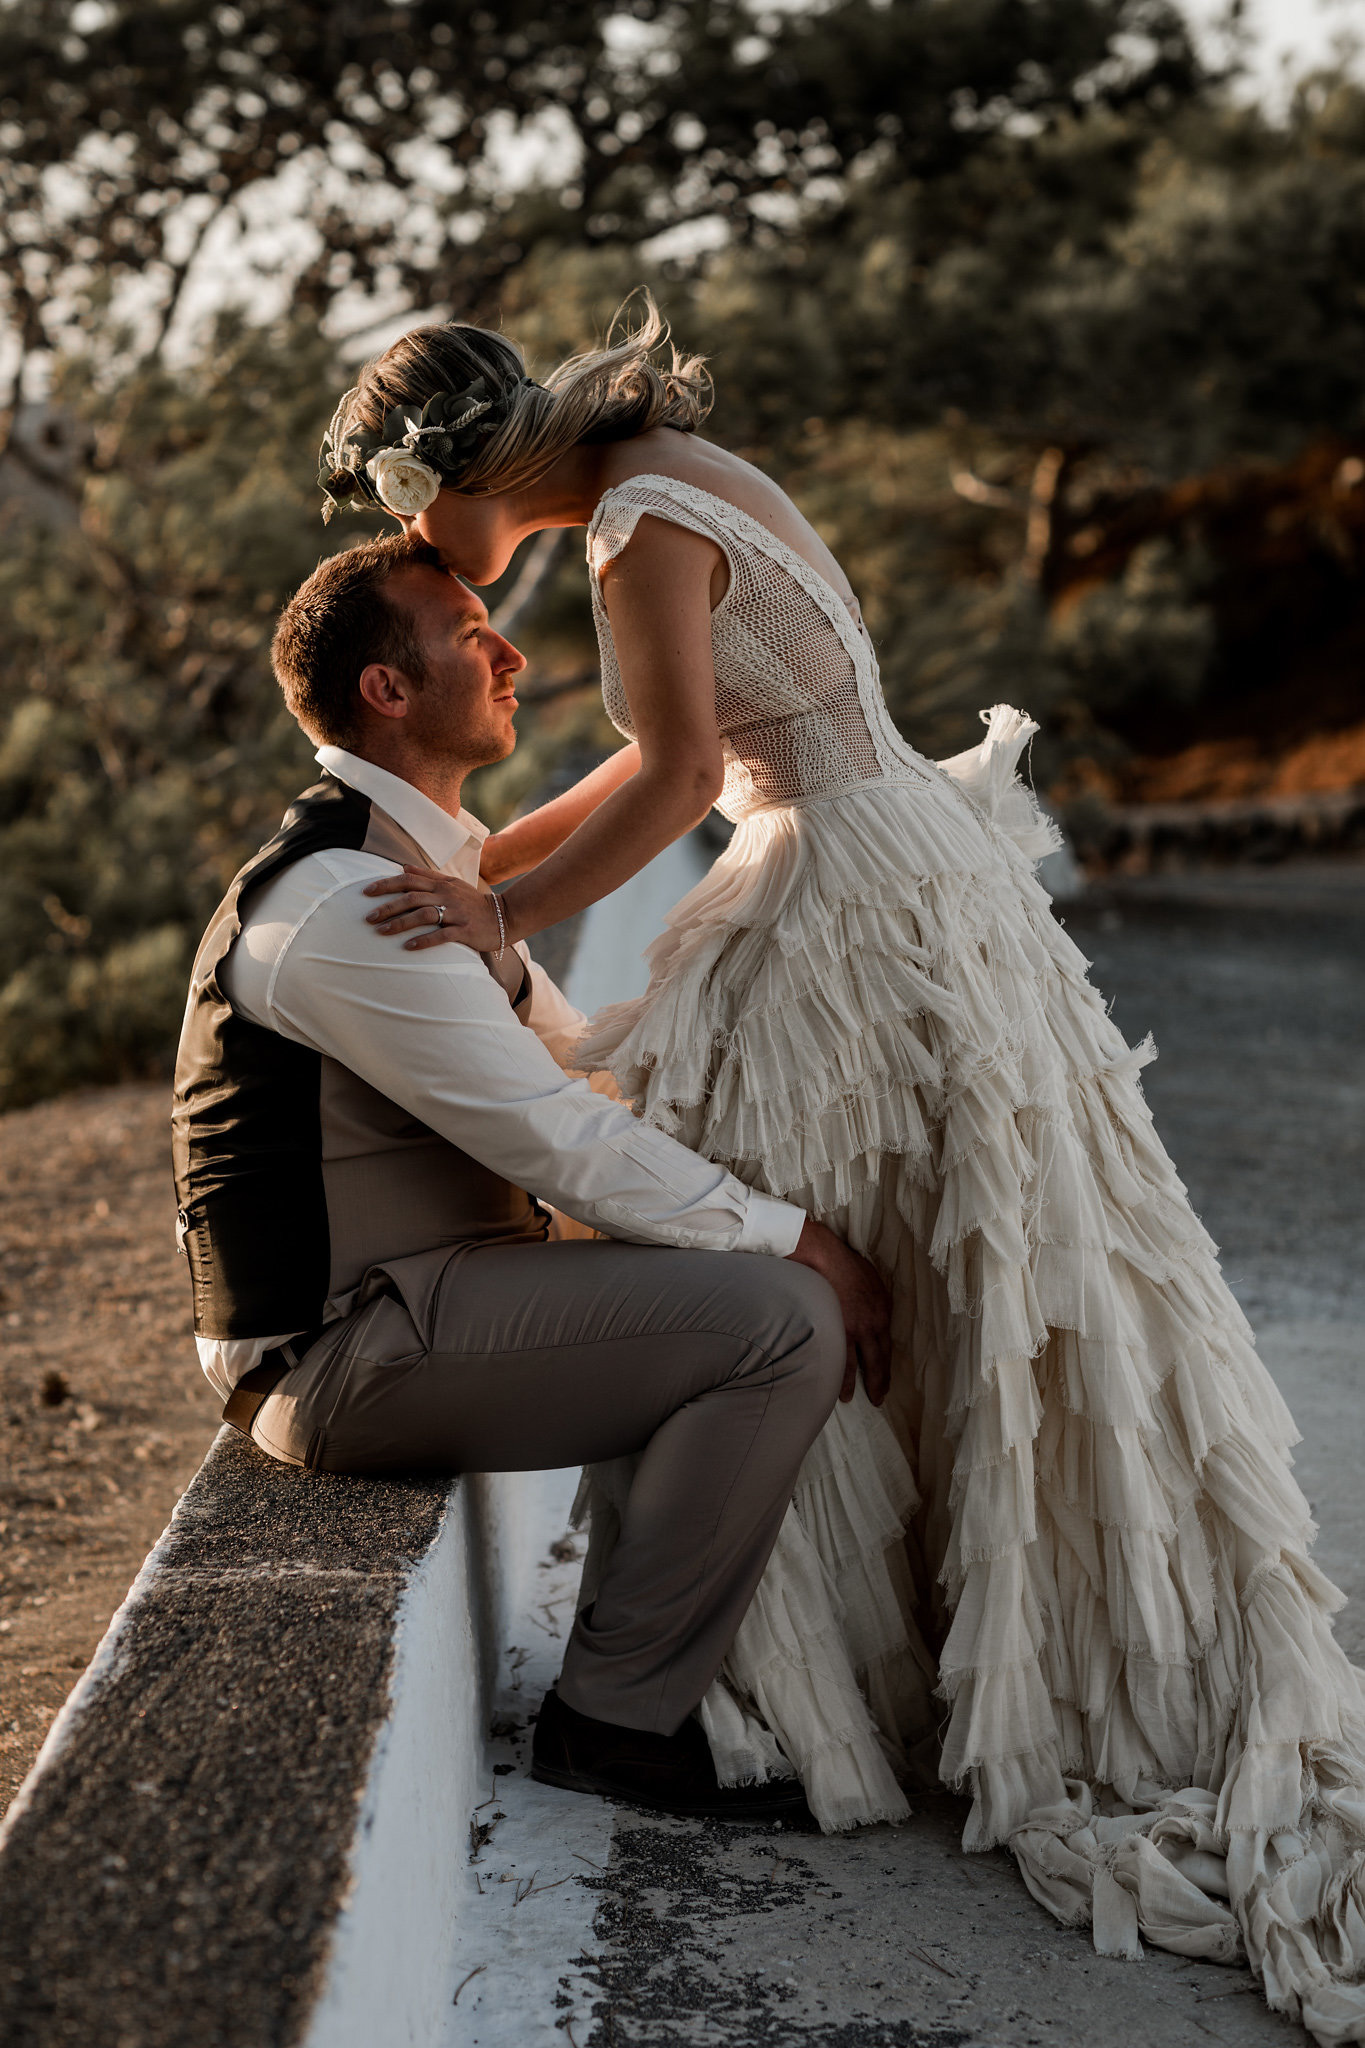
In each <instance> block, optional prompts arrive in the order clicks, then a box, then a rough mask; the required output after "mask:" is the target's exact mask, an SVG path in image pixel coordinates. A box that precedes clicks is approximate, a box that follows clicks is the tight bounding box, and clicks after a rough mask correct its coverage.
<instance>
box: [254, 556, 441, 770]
mask: <svg viewBox="0 0 1365 2048" xmlns="http://www.w3.org/2000/svg"><path fill="white" fill-rule="evenodd" d="M414 565H416V566H419V567H422V568H427V569H440V570H441V572H442V574H445V573H447V572H446V570H445V565H444V563H443V562H442V560H441V557H440V554H439V552H438V551H437V550H436V549H435V548H433V547H430V546H429V545H428V544H427V542H426V541H423V540H418V539H416V538H415V537H414V538H411V539H410V538H409V537H408V536H407V535H406V534H399V533H395V534H382V535H379V536H378V537H376V538H375V539H374V540H366V541H362V542H361V543H360V545H359V546H358V547H354V548H346V549H344V550H343V551H342V553H340V554H339V555H328V557H327V558H326V560H325V561H322V562H319V563H318V566H317V568H316V569H314V571H313V573H312V575H311V576H310V577H309V578H308V581H307V582H306V583H302V584H300V586H299V588H298V589H297V590H296V591H295V592H294V595H293V596H292V597H291V598H290V600H289V602H288V604H287V605H286V606H285V608H284V610H283V611H282V612H281V614H280V622H279V624H278V625H277V626H276V628H275V638H274V640H273V641H272V643H271V647H270V659H271V662H272V663H273V665H274V669H275V680H276V681H277V682H278V684H279V686H280V688H281V689H282V690H283V692H284V701H285V703H286V704H287V705H288V706H289V709H290V710H291V711H292V712H293V714H294V716H295V718H296V719H297V720H298V722H299V724H300V725H301V726H302V727H303V729H304V731H305V732H306V733H307V735H308V737H309V739H311V740H315V741H319V742H325V743H326V744H327V745H329V746H333V747H349V746H353V745H354V743H355V741H356V740H357V739H358V737H359V733H360V689H359V684H360V678H361V675H362V673H363V672H364V670H365V669H367V668H368V667H369V666H370V663H371V662H382V663H383V664H384V666H385V667H386V668H397V669H401V670H402V671H403V674H404V675H405V676H407V677H408V678H409V679H410V680H411V681H412V682H414V683H416V684H417V685H418V686H419V688H420V686H421V684H422V683H423V682H424V681H425V680H426V659H425V657H424V655H423V653H422V646H421V642H420V641H419V639H418V637H417V628H416V624H415V622H414V620H413V618H412V615H411V613H410V612H409V611H407V609H406V608H405V607H404V606H403V605H401V604H399V603H397V602H396V601H395V599H394V598H393V597H391V596H390V595H389V593H388V591H387V590H386V589H385V585H386V584H387V583H388V581H389V578H390V577H391V576H392V575H393V574H394V571H395V570H397V569H406V568H411V567H412V566H414Z"/></svg>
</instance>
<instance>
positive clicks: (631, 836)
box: [502, 517, 725, 938]
mask: <svg viewBox="0 0 1365 2048" xmlns="http://www.w3.org/2000/svg"><path fill="white" fill-rule="evenodd" d="M719 563H723V557H722V556H721V552H720V549H719V548H718V547H717V545H716V543H715V542H714V541H711V540H707V539H705V538H704V537H703V536H702V535H701V534H694V533H689V532H688V530H687V529H686V528H685V527H681V526H673V525H671V524H669V523H667V522H665V521H663V520H657V519H651V518H649V517H645V518H643V519H641V520H640V522H639V524H638V525H637V527H636V529H635V533H634V535H633V537H632V539H631V542H630V545H629V547H627V548H625V549H624V550H623V551H622V553H621V554H619V555H618V556H617V557H616V559H615V561H613V562H612V563H611V564H610V565H609V567H608V568H607V570H606V571H605V573H604V576H603V580H602V595H603V597H604V599H605V600H606V606H607V617H608V618H609V619H610V621H611V632H612V639H613V641H614V643H615V647H616V658H617V660H618V662H619V663H620V668H621V681H622V683H623V684H624V686H625V692H626V697H627V699H628V701H629V704H630V715H631V721H632V723H633V724H634V727H635V735H636V739H637V742H638V744H639V748H640V765H639V768H638V769H637V770H636V772H635V774H634V775H632V776H631V778H630V780H629V781H628V782H624V783H622V785H621V787H620V788H619V789H617V790H614V791H613V793H612V794H611V795H610V796H609V797H607V798H606V800H605V801H604V802H603V803H601V804H599V805H598V807H597V809H596V810H595V811H593V812H592V813H591V815H590V816H588V817H586V818H585V819H584V820H583V823H582V824H581V825H579V826H578V827H577V829H576V830H575V831H574V832H572V833H571V834H570V835H569V837H568V838H567V839H566V840H565V842H564V844H563V845H562V846H561V847H560V848H559V849H558V851H557V852H555V853H552V854H551V855H550V856H549V858H548V859H547V860H544V861H542V862H541V864H540V866H539V867H538V868H536V869H534V870H533V872H532V873H531V874H529V875H523V876H522V878H521V880H520V881H517V882H513V883H512V885H511V887H510V888H509V889H506V890H504V891H503V896H502V907H503V911H504V913H505V915H506V917H507V920H508V931H509V935H510V936H511V937H513V938H529V937H530V936H531V934H532V933H533V932H539V931H544V929H545V927H546V926H547V925H551V924H558V923H559V921H560V920H561V918H565V917H571V916H572V915H573V913H574V912H575V911H576V910H582V909H584V908H585V907H586V906H587V905H588V904H589V903H596V902H597V901H598V899H599V898H600V897H603V896H607V895H610V893H611V891H612V890H613V889H619V888H620V886H621V884H622V883H623V882H628V881H629V880H630V878H631V876H632V875H636V874H638V873H639V872H640V869H641V868H642V867H645V866H646V865H647V864H648V863H649V862H650V861H651V860H653V858H654V856H655V854H656V853H662V851H663V849H664V848H665V847H666V846H671V845H672V844H673V841H674V840H675V839H681V838H682V836H683V834H684V833H685V832H690V831H691V829H692V827H693V826H694V825H698V824H700V822H701V820H702V819H703V818H704V817H705V816H706V814H707V812H708V811H709V810H710V808H711V806H712V804H713V803H714V802H715V800H716V798H717V797H718V796H719V795H720V791H721V784H722V783H723V782H724V780H725V760H724V755H723V754H722V751H721V744H720V732H719V730H718V728H717V725H716V671H715V666H714V664H713V662H712V658H711V581H712V576H713V574H714V572H715V570H716V567H717V565H718V564H719Z"/></svg>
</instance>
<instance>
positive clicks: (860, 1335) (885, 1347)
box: [788, 1216, 891, 1408]
mask: <svg viewBox="0 0 1365 2048" xmlns="http://www.w3.org/2000/svg"><path fill="white" fill-rule="evenodd" d="M788 1257H789V1258H793V1259H795V1260H796V1263H797V1264H798V1266H810V1267H812V1268H813V1270H814V1271H815V1272H817V1273H821V1274H823V1275H824V1277H825V1279H826V1280H828V1282H829V1284H830V1286H831V1287H832V1288H833V1289H834V1292H835V1293H836V1294H837V1295H838V1297H839V1307H840V1308H841V1310H842V1311H843V1317H844V1331H845V1333H846V1335H847V1337H848V1363H847V1365H846V1367H845V1369H844V1384H843V1386H842V1387H841V1388H840V1390H839V1399H840V1400H841V1401H851V1400H852V1399H853V1389H854V1387H855V1386H856V1385H857V1383H858V1373H859V1370H860V1369H861V1371H862V1375H863V1385H864V1386H865V1387H866V1389H867V1398H868V1400H869V1401H871V1403H872V1405H873V1406H874V1407H875V1408H880V1407H881V1404H882V1402H883V1401H884V1400H885V1399H886V1390H887V1388H888V1387H889V1386H890V1384H891V1297H890V1295H889V1294H888V1293H887V1291H886V1288H885V1286H884V1285H883V1282H882V1277H881V1275H880V1273H879V1272H878V1271H877V1269H876V1267H875V1266H874V1265H873V1264H872V1263H871V1261H870V1260H869V1259H865V1258H864V1257H863V1255H862V1253H861V1252H855V1251H854V1250H852V1248H851V1247H850V1246H849V1245H846V1244H845V1243H844V1242H843V1239H842V1238H838V1237H836V1236H835V1235H834V1232H833V1231H832V1230H827V1229H826V1228H825V1225H824V1224H823V1223H817V1222H816V1221H815V1219H814V1218H813V1217H811V1216H808V1217H807V1218H806V1221H805V1224H804V1225H803V1227H802V1231H801V1235H800V1238H799V1239H798V1240H797V1245H796V1250H795V1251H794V1252H790V1253H789V1254H788Z"/></svg>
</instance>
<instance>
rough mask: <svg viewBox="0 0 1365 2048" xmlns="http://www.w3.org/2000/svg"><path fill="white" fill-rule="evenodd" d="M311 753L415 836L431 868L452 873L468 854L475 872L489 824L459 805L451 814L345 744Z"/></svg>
mask: <svg viewBox="0 0 1365 2048" xmlns="http://www.w3.org/2000/svg"><path fill="white" fill-rule="evenodd" d="M313 758H314V759H315V760H316V761H317V762H318V763H319V765H320V766H321V767H323V768H325V769H326V770H327V773H328V774H329V775H335V776H336V778H337V780H338V782H344V783H346V784H347V785H348V787H349V788H351V789H358V790H359V791H360V794H361V795H362V796H367V797H369V799H370V801H371V803H376V804H378V806H379V808H380V810H381V811H384V812H385V813H386V814H387V815H388V816H389V817H390V818H392V819H393V822H394V824H395V825H398V826H400V827H401V828H402V830H403V831H404V832H406V833H407V835H408V837H409V838H410V839H415V840H416V842H417V844H418V845H419V846H420V847H421V849H422V851H423V853H425V854H426V856H427V858H428V860H429V861H430V862H431V865H432V866H433V867H434V868H439V869H440V870H441V871H442V872H443V873H445V874H454V872H455V869H456V866H457V864H459V862H460V861H461V859H462V857H463V859H464V861H465V862H466V863H468V861H469V859H470V858H471V856H472V857H473V861H474V867H475V870H476V871H477V868H478V852H479V849H480V848H481V847H482V845H483V842H484V840H485V839H487V837H488V827H487V825H485V824H482V823H481V822H480V820H479V819H478V818H476V817H474V816H473V815H472V813H470V812H469V811H464V810H462V811H461V812H460V814H459V816H458V817H456V818H452V817H451V815H450V813H449V811H443V810H442V809H441V806H440V805H439V804H437V803H433V802H432V800H431V798H430V797H429V796H423V794H422V792H421V790H420V789H414V787H413V785H412V784H411V783H410V782H405V781H404V780H403V778H402V776H401V775H394V774H391V773H390V771H389V770H388V769H387V768H380V767H379V766H378V765H377V764H376V763H375V762H373V761H366V760H362V758H361V756H360V755H359V754H349V753H347V751H346V749H345V747H319V748H318V750H317V753H316V754H315V755H314V757H313Z"/></svg>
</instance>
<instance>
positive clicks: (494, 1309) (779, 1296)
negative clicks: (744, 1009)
mask: <svg viewBox="0 0 1365 2048" xmlns="http://www.w3.org/2000/svg"><path fill="white" fill-rule="evenodd" d="M426 1335H427V1337H428V1340H429V1342H428V1344H426V1345H424V1344H423V1341H422V1336H421V1335H420V1334H419V1333H418V1332H417V1331H416V1329H415V1328H414V1325H413V1324H412V1321H411V1319H410V1318H409V1317H408V1314H407V1311H406V1309H404V1308H403V1306H402V1304H401V1303H400V1302H398V1301H397V1300H396V1299H393V1298H391V1297H383V1298H381V1299H380V1300H378V1301H376V1302H372V1303H370V1304H369V1306H368V1307H367V1308H365V1309H362V1310H361V1311H359V1313H358V1314H357V1315H356V1316H354V1317H352V1318H350V1319H349V1321H348V1323H347V1324H346V1326H345V1328H344V1330H343V1331H342V1332H341V1333H339V1335H338V1336H337V1337H336V1338H334V1339H332V1340H331V1341H330V1342H329V1340H328V1339H327V1338H324V1339H323V1340H322V1341H321V1342H320V1343H319V1344H318V1345H316V1346H315V1347H314V1349H313V1350H312V1351H311V1352H310V1353H309V1355H308V1357H307V1359H306V1360H305V1361H304V1363H303V1365H302V1366H300V1367H298V1368H296V1369H295V1371H294V1372H291V1373H290V1374H289V1375H287V1377H286V1378H285V1379H284V1380H283V1381H282V1382H281V1383H280V1386H279V1388H278V1389H277V1391H276V1393H275V1394H274V1395H272V1396H271V1397H270V1399H269V1400H267V1401H266V1403H265V1404H264V1406H263V1407H262V1409H261V1411H260V1414H259V1416H258V1417H257V1424H256V1429H255V1435H256V1438H257V1441H258V1442H259V1443H261V1444H262V1446H263V1448H265V1449H267V1450H271V1451H272V1452H273V1453H274V1454H275V1455H276V1456H285V1457H290V1456H292V1457H294V1458H297V1459H300V1460H301V1459H302V1457H303V1455H304V1449H305V1447H306V1448H307V1453H308V1457H307V1462H309V1463H310V1464H313V1465H315V1466H319V1467H321V1468H322V1469H324V1470H327V1471H332V1472H371V1473H373V1472H381V1471H401V1470H412V1469H413V1468H414V1467H428V1468H436V1469H443V1470H448V1471H465V1472H477V1471H536V1470H543V1469H546V1468H551V1467H555V1466H561V1465H575V1464H589V1463H593V1462H596V1461H598V1460H600V1459H606V1458H615V1457H621V1456H624V1455H626V1454H627V1453H632V1452H638V1453H640V1454H641V1455H640V1461H639V1465H638V1468H637V1471H636V1476H635V1480H634V1483H633V1485H632V1487H631V1491H630V1494H629V1496H628V1499H627V1502H626V1505H625V1509H624V1512H623V1515H622V1525H621V1533H620V1538H619V1540H618V1542H617V1544H616V1547H615V1549H614V1550H613V1552H612V1554H611V1557H610V1559H609V1560H608V1564H607V1568H606V1571H605V1572H604V1574H603V1578H602V1583H601V1585H600V1587H599V1589H598V1594H597V1598H596V1600H595V1601H594V1603H593V1606H592V1608H591V1610H590V1612H589V1613H588V1614H587V1615H586V1616H580V1617H579V1620H578V1621H577V1622H576V1624H575V1626H574V1630H573V1633H572V1636H571V1638H570V1642H569V1647H568V1651H567V1653H566V1655H565V1659H564V1671H563V1675H562V1677H561V1680H560V1691H561V1694H562V1696H563V1697H564V1698H565V1699H566V1700H567V1701H568V1703H569V1705H571V1706H573V1707H576V1708H577V1709H578V1711H579V1712H580V1713H583V1714H589V1715H591V1716H593V1717H594V1718H595V1719H597V1720H602V1721H611V1722H615V1723H616V1724H618V1725H619V1726H623V1727H630V1728H650V1729H657V1730H659V1731H660V1732H662V1733H671V1732H672V1731H673V1730H674V1729H676V1728H677V1727H679V1726H680V1725H681V1723H682V1721H683V1720H684V1719H685V1717H686V1715H687V1714H688V1713H689V1711H690V1710H691V1709H692V1708H693V1707H694V1706H695V1705H696V1703H697V1701H698V1700H699V1699H700V1698H701V1696H702V1694H703V1693H704V1692H705V1690H706V1688H707V1686H708V1685H709V1684H710V1682H711V1680H712V1678H713V1677H714V1676H715V1673H716V1671H717V1669H718V1668H719V1665H720V1662H721V1659H722V1658H723V1656H724V1655H725V1652H726V1650H727V1649H728V1647H729V1645H730V1642H731V1640H732V1639H733V1636H734V1633H735V1630H736V1629H737V1627H738V1626H739V1623H740V1621H741V1619H742V1618H743V1615H744V1612H745V1609H746V1608H747V1606H748V1604H749V1601H750V1599H751V1598H752V1595H753V1591H754V1588H755V1586H756V1585H757V1583H758V1580H759V1578H760V1576H761V1575H762V1571H763V1567H764V1565H765V1564H766V1563H767V1560H768V1555H769V1552H770V1551H771V1549H772V1545H773V1543H774V1541H775V1539H776V1536H777V1530H778V1527H779V1524H780V1523H781V1520H782V1516H783V1514H784V1513H785V1511H786V1508H787V1505H788V1503H789V1501H790V1499H791V1493H792V1488H793V1486H794V1484H795V1481H796V1475H797V1471H798V1469H799V1467H800V1464H801V1460H802V1458H803V1457H804V1456H805V1454H806V1451H807V1450H808V1449H809V1447H810V1445H811V1443H812V1442H813V1441H814V1439H815V1437H816V1436H817V1435H818V1434H819V1432H820V1429H821V1428H822V1426H823V1424H824V1422H825V1420H826V1418H827V1417H828V1415H829V1412H830V1409H831V1408H832V1407H833V1405H834V1401H835V1399H836V1397H837V1394H838V1389H839V1384H840V1380H841V1377H842V1373H843V1364H844V1332H843V1326H842V1322H841V1319H840V1316H839V1311H838V1304H837V1302H836V1300H835V1297H834V1294H833V1291H832V1290H831V1289H830V1288H829V1286H828V1285H827V1284H826V1283H825V1282H824V1281H823V1280H822V1279H820V1278H819V1276H818V1275H816V1274H814V1273H811V1272H809V1271H808V1270H807V1269H806V1268H804V1267H801V1266H796V1265H793V1264H792V1263H791V1262H790V1261H788V1260H783V1259H773V1258H765V1257H762V1256H756V1255H753V1254H748V1253H737V1252H701V1251H672V1250H665V1249H657V1248H654V1247H650V1246H636V1245H621V1244H608V1243H595V1244H594V1243H588V1244H582V1243H579V1244H572V1243H570V1244H548V1245H545V1244H534V1245H499V1246H490V1247H488V1248H486V1249H484V1250H479V1251H473V1252H469V1253H466V1254H465V1255H463V1256H462V1257H461V1258H459V1259H457V1260H455V1261H453V1262H452V1264H451V1265H450V1267H449V1268H448V1269H447V1272H446V1274H445V1276H444V1278H443V1281H442V1285H441V1290H440V1293H439V1295H438V1298H437V1301H436V1304H435V1308H434V1311H433V1315H432V1320H431V1325H430V1328H429V1330H428V1331H427V1333H426Z"/></svg>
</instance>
